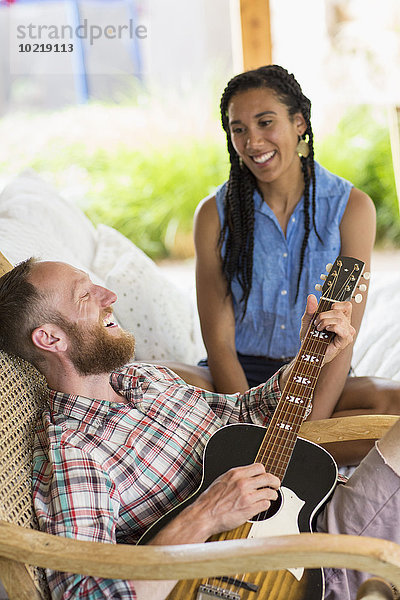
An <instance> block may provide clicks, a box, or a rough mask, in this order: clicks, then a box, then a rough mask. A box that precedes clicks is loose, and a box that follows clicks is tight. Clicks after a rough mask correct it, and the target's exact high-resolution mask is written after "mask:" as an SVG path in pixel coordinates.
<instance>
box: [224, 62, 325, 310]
mask: <svg viewBox="0 0 400 600" xmlns="http://www.w3.org/2000/svg"><path fill="white" fill-rule="evenodd" d="M254 88H269V89H271V90H273V91H274V92H275V94H276V95H277V98H278V100H279V101H280V102H282V103H283V104H285V105H286V107H287V109H288V113H289V117H290V118H293V117H294V115H295V114H296V113H301V114H302V115H303V117H304V120H305V122H306V126H307V128H306V131H305V132H304V134H303V138H306V137H307V138H308V145H309V149H310V152H309V155H308V157H307V158H305V157H303V156H302V157H301V159H300V160H301V169H302V172H303V176H304V229H305V232H304V238H303V243H302V247H301V252H300V265H299V274H298V279H297V292H296V299H295V302H296V301H297V297H298V293H299V285H300V278H301V273H302V270H303V262H304V254H305V250H306V247H307V242H308V237H309V234H310V210H309V207H310V187H311V184H312V194H311V208H312V219H313V226H314V229H315V232H316V234H317V236H318V238H319V239H320V241H321V238H320V237H319V235H318V231H317V228H316V225H315V169H314V146H313V132H312V128H311V122H310V113H311V102H310V100H309V99H308V98H307V97H306V96H305V95H304V94H303V92H302V90H301V87H300V85H299V84H298V82H297V81H296V79H295V78H294V76H293V75H292V74H290V73H288V71H287V70H286V69H284V68H283V67H280V66H278V65H268V66H265V67H260V68H258V69H255V70H253V71H247V72H245V73H241V74H240V75H237V76H236V77H233V79H231V80H230V81H229V83H228V85H227V86H226V88H225V90H224V92H223V94H222V98H221V104H220V108H221V120H222V127H223V128H224V130H225V133H226V138H227V146H228V152H229V157H230V162H231V170H230V174H229V180H228V184H227V190H226V196H225V207H224V211H225V212H224V214H225V219H224V225H223V227H222V230H221V233H220V237H219V242H218V243H219V246H220V247H222V244H223V243H224V242H226V244H225V254H224V257H223V262H222V268H223V272H224V275H225V277H226V280H227V285H228V288H227V289H228V293H229V292H230V290H231V283H232V280H233V278H234V277H235V276H236V278H237V280H238V282H239V284H240V286H241V288H242V290H243V294H242V298H241V300H242V301H243V302H244V308H243V314H242V318H243V317H244V315H245V313H246V309H247V302H248V299H249V295H250V291H251V285H252V272H253V250H254V202H253V194H254V190H255V189H257V180H256V178H255V177H254V175H253V174H252V173H251V172H250V170H249V169H248V168H247V167H246V166H245V165H244V164H241V162H240V160H239V156H238V155H237V153H236V151H235V149H234V147H233V144H232V139H231V134H230V130H229V120H228V106H229V103H230V101H231V99H232V97H233V96H235V94H238V93H240V92H244V91H247V90H250V89H254Z"/></svg>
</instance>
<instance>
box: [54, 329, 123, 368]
mask: <svg viewBox="0 0 400 600" xmlns="http://www.w3.org/2000/svg"><path fill="white" fill-rule="evenodd" d="M62 327H63V329H64V331H65V332H66V333H67V334H68V337H69V338H70V342H71V345H70V349H69V358H70V359H71V362H72V364H73V365H74V367H75V369H76V370H77V371H78V373H80V374H81V375H100V374H102V373H111V371H114V370H116V369H120V368H121V367H123V366H124V365H126V363H128V362H129V361H130V360H132V359H133V356H134V353H135V338H134V336H133V335H132V334H130V333H128V332H127V331H124V330H122V329H118V334H119V335H113V334H109V333H107V328H106V327H104V325H103V324H100V323H97V324H95V325H93V326H91V327H88V326H82V325H77V324H75V323H71V322H70V321H67V320H65V319H63V323H62Z"/></svg>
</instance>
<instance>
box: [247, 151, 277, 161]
mask: <svg viewBox="0 0 400 600" xmlns="http://www.w3.org/2000/svg"><path fill="white" fill-rule="evenodd" d="M274 154H275V150H272V152H266V153H265V154H261V155H259V156H252V159H253V160H254V162H255V163H257V164H261V163H264V162H267V160H269V159H270V158H272V157H273V156H274Z"/></svg>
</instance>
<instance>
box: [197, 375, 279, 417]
mask: <svg viewBox="0 0 400 600" xmlns="http://www.w3.org/2000/svg"><path fill="white" fill-rule="evenodd" d="M282 368H283V367H282ZM280 371H281V370H279V371H278V372H277V373H275V375H273V376H272V377H271V378H270V379H268V381H266V382H265V383H262V384H261V385H259V386H257V387H255V388H251V389H250V390H248V391H247V392H245V393H244V394H216V393H214V392H207V391H204V392H203V394H202V395H203V397H204V398H205V400H206V401H207V403H208V404H209V405H210V407H211V408H212V409H213V411H214V412H215V413H216V414H217V415H218V417H219V418H220V419H221V421H222V423H223V424H224V425H226V424H229V423H238V422H242V423H255V424H256V425H264V426H266V425H268V423H269V421H270V419H271V416H272V414H273V412H274V410H275V408H276V406H277V404H278V402H279V400H280V397H281V390H280V387H279V375H280Z"/></svg>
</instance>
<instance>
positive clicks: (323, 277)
mask: <svg viewBox="0 0 400 600" xmlns="http://www.w3.org/2000/svg"><path fill="white" fill-rule="evenodd" d="M326 278H327V275H324V273H322V275H321V276H320V279H322V281H325V279H326Z"/></svg>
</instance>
